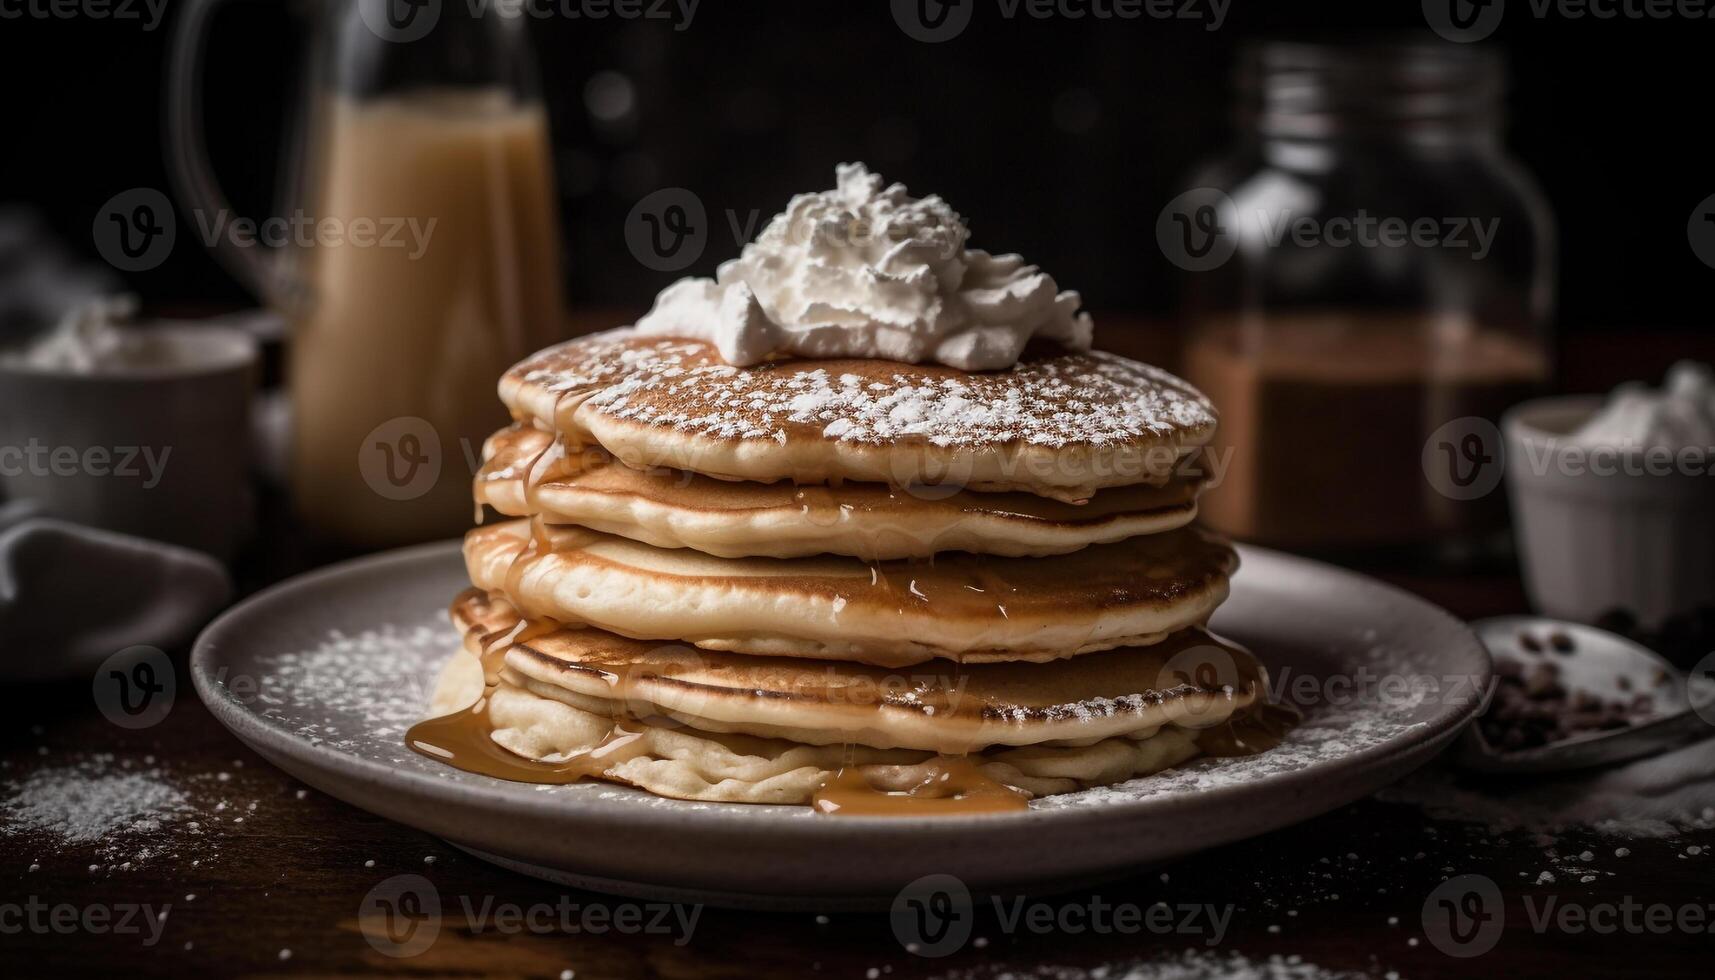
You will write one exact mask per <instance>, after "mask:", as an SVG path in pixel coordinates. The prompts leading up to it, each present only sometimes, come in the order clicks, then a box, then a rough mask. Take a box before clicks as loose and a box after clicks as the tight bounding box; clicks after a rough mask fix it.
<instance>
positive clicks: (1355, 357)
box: [1185, 42, 1554, 560]
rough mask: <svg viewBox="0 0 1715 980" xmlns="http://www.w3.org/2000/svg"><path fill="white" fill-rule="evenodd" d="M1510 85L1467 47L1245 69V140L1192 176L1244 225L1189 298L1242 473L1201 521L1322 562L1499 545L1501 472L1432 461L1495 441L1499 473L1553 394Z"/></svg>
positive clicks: (1548, 290) (1192, 368) (1547, 229)
mask: <svg viewBox="0 0 1715 980" xmlns="http://www.w3.org/2000/svg"><path fill="white" fill-rule="evenodd" d="M1504 80H1505V65H1504V62H1503V60H1502V58H1501V56H1500V55H1499V54H1498V53H1497V52H1495V51H1492V50H1489V49H1485V48H1481V47H1475V46H1469V45H1458V44H1438V45H1431V44H1372V45H1316V44H1300V43H1284V42H1274V43H1265V44H1256V45H1253V46H1251V47H1249V48H1248V49H1247V50H1246V51H1245V53H1244V56H1243V58H1242V60H1241V63H1240V70H1239V93H1240V99H1239V113H1238V119H1239V126H1238V133H1237V136H1238V139H1237V140H1236V142H1235V145H1234V146H1233V147H1232V148H1231V150H1230V151H1229V152H1227V153H1226V154H1224V155H1223V156H1222V157H1220V158H1219V159H1216V160H1212V161H1210V162H1209V163H1208V164H1207V165H1206V166H1205V167H1203V168H1202V169H1201V170H1200V171H1199V172H1198V173H1197V174H1196V175H1195V176H1194V177H1193V179H1192V181H1191V185H1192V186H1196V187H1200V188H1213V189H1214V190H1217V191H1219V192H1220V193H1221V194H1222V195H1223V196H1224V197H1225V199H1226V200H1227V201H1229V202H1230V204H1229V205H1228V209H1229V210H1230V211H1231V213H1232V216H1233V219H1234V220H1233V221H1232V222H1231V233H1232V234H1231V236H1230V240H1231V242H1232V244H1233V250H1232V252H1231V256H1230V258H1227V259H1225V260H1224V261H1222V262H1219V263H1214V262H1211V263H1210V264H1211V265H1212V266H1213V267H1212V268H1209V269H1207V270H1205V271H1201V272H1198V273H1196V274H1195V275H1193V276H1191V277H1189V293H1188V295H1187V300H1188V310H1187V313H1188V315H1189V317H1190V325H1191V333H1190V336H1189V339H1188V343H1187V348H1186V358H1185V369H1186V372H1187V376H1188V377H1189V379H1190V380H1191V381H1192V382H1193V383H1195V384H1197V385H1198V386H1199V387H1201V388H1202V389H1203V390H1204V391H1205V392H1207V393H1208V394H1209V395H1210V397H1211V398H1213V399H1214V400H1215V403H1216V404H1217V405H1218V406H1220V409H1221V429H1220V432H1219V434H1218V436H1217V450H1218V451H1219V452H1221V453H1223V454H1225V455H1226V457H1227V458H1226V465H1225V471H1224V473H1223V477H1224V478H1223V479H1222V481H1221V483H1220V485H1218V486H1216V487H1215V488H1214V489H1212V490H1211V491H1210V492H1209V494H1208V495H1207V496H1206V497H1205V498H1204V501H1203V502H1202V505H1201V514H1202V517H1203V519H1204V520H1205V521H1206V522H1208V523H1209V524H1211V525H1213V526H1215V527H1216V528H1218V529H1220V530H1222V531H1225V532H1227V533H1229V534H1231V535H1233V536H1235V537H1239V538H1242V539H1245V540H1249V541H1254V542H1260V543H1265V544H1269V545H1274V546H1278V547H1286V548H1294V549H1300V550H1311V551H1317V552H1321V553H1325V554H1337V555H1354V556H1358V555H1363V556H1376V557H1379V556H1382V555H1385V554H1396V553H1397V554H1421V553H1423V552H1424V551H1425V550H1427V552H1428V553H1430V554H1431V555H1434V556H1437V557H1444V558H1447V559H1451V560H1466V559H1480V558H1482V557H1484V556H1487V555H1493V554H1496V553H1498V551H1500V550H1501V549H1503V548H1504V525H1505V520H1506V510H1505V499H1504V495H1503V494H1502V493H1500V492H1497V491H1496V490H1495V481H1498V479H1499V467H1498V465H1489V466H1485V467H1484V468H1483V469H1481V470H1480V471H1477V470H1469V471H1470V472H1476V473H1478V475H1480V476H1484V477H1488V478H1490V479H1489V480H1488V482H1486V483H1484V484H1473V485H1470V486H1466V485H1465V484H1463V483H1455V482H1451V481H1450V477H1452V476H1457V475H1458V473H1462V472H1467V471H1468V470H1467V469H1466V467H1467V463H1466V460H1464V459H1463V458H1454V459H1452V460H1451V462H1450V461H1449V459H1448V458H1447V457H1446V456H1445V455H1443V454H1440V453H1438V452H1437V451H1438V450H1441V449H1445V448H1448V447H1451V448H1453V449H1455V450H1459V451H1460V452H1464V451H1465V449H1466V448H1468V447H1469V446H1470V445H1473V443H1472V439H1473V438H1476V437H1477V436H1478V435H1479V434H1481V435H1482V438H1481V439H1478V440H1477V443H1476V444H1477V445H1478V448H1480V449H1481V448H1482V447H1483V446H1486V449H1483V451H1482V452H1480V453H1476V454H1473V455H1474V458H1475V459H1476V460H1477V461H1478V462H1481V461H1482V460H1483V459H1484V458H1485V454H1487V453H1492V452H1493V451H1495V450H1498V434H1497V433H1495V430H1494V427H1493V424H1492V423H1493V422H1494V420H1495V419H1497V418H1498V417H1499V415H1500V413H1501V411H1502V410H1503V409H1505V408H1506V407H1507V406H1508V405H1510V404H1512V403H1514V402H1516V401H1519V400H1521V399H1523V398H1525V397H1528V396H1530V395H1531V394H1533V393H1535V392H1536V391H1537V389H1538V388H1540V387H1541V386H1543V385H1544V384H1545V383H1546V382H1547V380H1548V376H1549V365H1550V358H1549V348H1548V339H1547V332H1546V325H1547V322H1548V318H1549V315H1550V308H1551V301H1552V297H1553V289H1554V237H1553V222H1552V217H1551V215H1550V212H1549V209H1548V206H1547V204H1546V202H1545V201H1544V199H1543V197H1542V195H1541V193H1540V192H1539V191H1538V190H1537V188H1536V185H1535V182H1534V181H1533V180H1532V179H1531V177H1530V175H1529V174H1528V173H1527V172H1526V171H1525V169H1524V168H1523V167H1522V166H1520V165H1519V164H1518V163H1517V162H1516V161H1515V160H1514V159H1513V158H1512V157H1511V156H1510V155H1509V154H1508V153H1507V152H1506V150H1505V147H1504V144H1503V142H1502V139H1501V128H1502V105H1503V95H1504V91H1505V85H1504ZM1450 466H1457V467H1460V468H1461V469H1459V470H1457V471H1451V470H1450Z"/></svg>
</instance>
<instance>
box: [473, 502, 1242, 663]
mask: <svg viewBox="0 0 1715 980" xmlns="http://www.w3.org/2000/svg"><path fill="white" fill-rule="evenodd" d="M464 553H465V565H466V568H467V570H468V571H469V573H470V578H471V583H472V584H473V585H475V586H476V587H477V588H480V589H483V590H486V591H490V592H497V593H500V594H501V595H503V596H505V597H506V598H507V599H508V600H509V601H511V602H512V604H513V605H514V606H516V607H517V608H518V609H520V610H522V611H524V612H525V614H526V615H528V616H530V617H532V618H546V619H551V620H554V621H555V622H559V623H564V624H572V625H592V626H599V627H601V628H603V629H606V630H610V631H612V632H615V633H619V634H621V635H623V636H629V637H633V638H636V639H662V640H682V641H684V642H687V643H691V644H693V645H695V646H698V647H702V648H705V649H710V650H729V651H734V652H740V653H751V654H760V655H765V656H796V657H809V658H817V659H834V660H855V661H861V662H864V663H872V664H877V665H880V666H903V665H906V664H912V663H919V662H922V661H924V660H928V659H930V658H933V657H945V658H948V659H952V660H958V661H964V662H970V663H980V662H987V661H996V660H1030V661H1045V660H1055V659H1059V658H1062V657H1070V656H1073V655H1075V654H1080V653H1088V652H1092V651H1096V650H1105V649H1110V648H1113V647H1119V646H1145V645H1148V644H1152V643H1157V642H1160V641H1161V640H1162V639H1164V638H1165V637H1166V636H1167V634H1169V633H1171V632H1173V631H1175V630H1180V629H1184V628H1185V627H1188V626H1194V625H1198V624H1201V623H1203V622H1205V621H1206V620H1207V619H1208V617H1209V615H1210V614H1211V613H1212V612H1213V611H1214V610H1215V607H1216V606H1218V605H1220V603H1221V601H1222V600H1223V599H1225V598H1226V595H1227V576H1228V575H1229V573H1230V572H1231V571H1232V570H1233V568H1234V567H1235V566H1236V564H1237V557H1236V556H1235V554H1234V553H1233V550H1232V549H1231V548H1230V547H1228V546H1227V545H1226V544H1224V543H1222V542H1221V541H1219V540H1217V539H1215V538H1213V537H1211V536H1209V535H1206V534H1204V533H1203V532H1201V531H1199V530H1197V529H1196V528H1181V529H1179V530H1177V531H1170V532H1168V533H1166V534H1153V535H1148V536H1146V537H1141V538H1132V539H1130V540H1127V541H1121V542H1117V543H1115V544H1105V545H1096V546H1094V547H1090V548H1085V549H1083V550H1081V551H1077V552H1073V553H1072V554H1069V555H1057V556H1051V557H1046V558H995V557H990V556H984V555H968V554H963V553H957V552H955V553H951V554H947V555H942V556H940V557H938V558H936V559H935V560H933V561H930V562H904V561H895V562H876V563H868V562H864V561H860V560H858V559H856V558H849V557H842V556H832V555H830V556H820V557H809V558H714V557H711V556H708V555H704V554H700V553H698V552H694V551H689V550H687V549H682V548H681V549H674V550H668V549H663V548H654V547H651V546H649V545H646V544H641V543H639V542H636V541H631V540H628V539H626V538H621V537H616V536H614V535H610V534H603V533H601V532H599V531H591V530H588V529H585V528H577V527H565V526H554V525H547V524H544V523H541V522H539V521H538V522H532V521H529V520H516V521H509V522H506V523H503V524H496V525H491V526H487V527H480V528H477V529H476V530H473V531H471V532H470V533H469V534H467V535H466V536H465V547H464Z"/></svg>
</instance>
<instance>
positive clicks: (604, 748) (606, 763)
mask: <svg viewBox="0 0 1715 980" xmlns="http://www.w3.org/2000/svg"><path fill="white" fill-rule="evenodd" d="M520 680H521V678H519V676H518V675H516V674H515V673H514V672H513V671H512V670H511V669H510V668H507V669H506V670H504V671H503V672H502V674H501V677H500V679H499V680H498V682H497V683H496V684H495V686H493V687H491V688H488V689H487V692H486V696H487V703H486V706H485V708H484V714H485V715H486V716H487V719H488V724H489V725H490V726H491V731H490V734H489V735H488V736H487V737H488V738H490V739H492V741H493V742H494V743H495V744H497V745H499V746H500V747H501V748H503V749H505V750H506V751H507V752H510V753H513V754H515V755H517V756H520V757H522V758H525V759H532V760H536V761H539V762H546V763H559V762H563V761H565V760H569V759H577V758H585V759H587V758H590V757H591V756H592V755H593V754H596V753H599V754H600V758H601V764H600V767H599V769H598V770H597V771H595V772H594V773H593V775H595V776H597V777H599V778H602V779H606V780H609V781H612V782H618V783H626V784H630V785H632V786H636V787H638V788H640V789H643V790H647V791H648V792H651V793H654V794H656V795H657V796H666V797H671V798H674V799H681V800H696V801H702V802H711V803H774V804H792V805H807V804H809V803H810V802H811V801H812V798H813V797H814V796H815V795H816V793H817V791H818V790H819V789H821V788H822V787H824V786H825V785H827V784H829V783H831V782H833V781H834V780H835V779H837V778H838V777H839V776H840V775H842V774H845V773H855V774H856V775H858V776H859V778H861V779H862V780H863V781H864V782H865V783H866V784H868V785H869V786H870V787H872V788H873V790H875V791H879V792H882V793H889V792H891V793H903V792H907V791H910V790H912V789H913V788H916V787H921V786H922V785H924V784H925V783H926V782H928V781H930V780H932V779H935V778H937V776H938V775H939V774H940V773H942V772H944V771H945V769H944V768H943V766H944V764H945V763H946V762H947V761H948V760H947V759H945V757H942V756H939V755H937V754H935V753H933V752H927V751H921V750H914V749H878V748H872V747H870V746H866V745H831V744H828V745H805V744H801V743H797V742H793V741H790V740H787V739H781V738H759V737H756V736H751V735H742V734H732V733H714V732H706V731H699V730H697V729H694V728H689V727H684V726H681V725H678V724H676V723H673V722H671V721H670V720H669V721H666V722H665V723H663V720H661V719H639V718H636V717H626V716H624V715H623V714H621V713H617V708H618V707H619V706H617V705H614V704H602V705H599V706H598V709H597V710H591V709H590V708H589V707H580V706H579V705H577V704H573V703H569V700H570V698H569V695H568V694H567V692H565V691H564V690H563V689H560V688H558V687H554V686H552V685H541V684H533V687H534V688H535V689H531V688H527V687H525V686H522V685H521V683H520ZM526 683H529V682H526ZM542 692H545V693H542ZM483 695H484V685H483V672H482V668H481V666H480V662H479V661H478V659H477V657H476V656H474V655H472V654H471V653H470V652H466V651H461V652H459V653H457V654H455V655H454V657H453V658H452V659H451V660H450V661H449V662H448V663H447V666H446V667H445V669H444V670H443V672H442V674H441V677H440V680H439V682H438V684H437V686H436V689H435V694H434V698H433V701H432V703H431V709H430V712H429V717H440V716H442V715H450V714H454V713H457V712H459V711H461V710H462V709H464V708H465V707H467V706H469V705H471V704H474V703H475V702H476V701H477V700H478V699H479V698H481V697H483ZM616 732H623V733H625V736H624V737H622V738H620V739H618V740H615V739H614V738H613V736H614V735H615V734H616ZM1196 735H1197V733H1196V732H1194V731H1191V730H1189V729H1183V728H1178V727H1174V726H1166V727H1163V728H1161V729H1160V730H1159V731H1157V732H1155V733H1154V734H1150V735H1147V736H1144V735H1140V736H1139V737H1133V738H1107V739H1102V740H1099V741H1096V742H1093V743H1091V744H1088V745H1067V746H1055V745H1032V746H1023V747H1018V748H1012V747H1005V746H997V747H995V748H992V749H989V750H987V751H985V752H981V753H978V754H974V755H971V756H970V757H969V760H970V762H971V763H972V764H974V766H975V768H976V770H977V771H978V772H980V773H981V774H982V775H983V776H986V777H988V778H989V779H991V780H994V781H995V782H997V783H1000V784H1002V785H1005V786H1011V787H1016V788H1017V789H1019V790H1022V791H1024V792H1025V793H1027V794H1029V795H1031V796H1048V795H1052V794H1056V793H1069V792H1073V791H1076V790H1079V789H1086V788H1089V787H1092V786H1105V785H1109V784H1112V783H1117V782H1121V781H1123V780H1126V779H1131V778H1133V777H1136V776H1144V775H1149V774H1151V773H1156V772H1160V771H1161V770H1163V769H1168V768H1171V767H1172V766H1175V765H1178V764H1179V763H1181V762H1184V761H1185V760H1187V759H1190V758H1193V757H1195V756H1197V755H1198V754H1200V752H1201V749H1200V748H1199V747H1198V744H1197V740H1196Z"/></svg>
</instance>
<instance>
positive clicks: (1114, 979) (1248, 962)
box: [937, 949, 1368, 980]
mask: <svg viewBox="0 0 1715 980" xmlns="http://www.w3.org/2000/svg"><path fill="white" fill-rule="evenodd" d="M1365 976H1368V974H1365V973H1361V972H1353V971H1346V970H1329V969H1326V968H1324V967H1320V966H1317V965H1316V964H1314V963H1307V962H1305V961H1304V959H1303V957H1299V956H1270V957H1268V958H1267V959H1251V958H1250V957H1248V956H1245V955H1244V954H1243V953H1220V952H1211V951H1207V950H1200V949H1188V950H1186V951H1184V952H1183V953H1180V954H1179V955H1177V956H1166V957H1162V958H1159V959H1153V960H1136V961H1132V962H1129V963H1111V964H1101V965H1099V966H1029V967H1021V968H1013V967H1009V966H1006V965H1004V964H997V965H992V966H982V967H975V968H968V969H960V970H953V971H950V972H947V973H942V974H938V975H937V980H1203V978H1206V977H1226V978H1228V980H1355V978H1359V977H1365Z"/></svg>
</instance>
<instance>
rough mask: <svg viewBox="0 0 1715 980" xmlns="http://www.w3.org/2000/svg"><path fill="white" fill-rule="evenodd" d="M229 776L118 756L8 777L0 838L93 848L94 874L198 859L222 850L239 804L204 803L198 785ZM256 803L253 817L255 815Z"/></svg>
mask: <svg viewBox="0 0 1715 980" xmlns="http://www.w3.org/2000/svg"><path fill="white" fill-rule="evenodd" d="M227 776H228V774H226V773H216V774H206V773H205V774H197V775H194V776H178V775H174V774H171V773H169V772H168V771H167V770H166V769H165V768H163V767H161V766H159V765H157V764H155V758H154V756H145V757H144V759H143V761H142V764H138V763H137V762H135V761H133V760H131V759H121V758H119V757H117V756H115V755H113V754H111V753H100V754H96V755H91V756H86V757H84V758H82V759H79V760H78V761H75V762H70V763H65V764H60V765H50V766H45V767H43V768H40V769H36V770H34V771H33V772H30V773H29V774H27V775H25V776H22V777H20V778H17V779H12V780H8V781H7V782H6V783H5V784H4V786H3V789H4V791H5V798H4V800H3V801H0V818H3V819H0V835H3V836H4V837H5V838H6V839H7V840H8V841H13V840H15V841H16V843H17V845H19V846H30V845H33V844H35V843H36V842H38V841H44V840H45V841H46V842H47V843H50V844H51V845H52V846H53V848H54V849H55V850H60V849H66V848H90V849H92V850H91V853H93V855H94V856H95V857H96V858H97V860H98V863H97V864H93V865H91V866H90V869H89V870H90V871H92V872H97V871H103V870H107V871H130V870H133V869H136V868H140V867H143V866H144V865H146V864H148V863H149V862H151V861H153V860H154V859H156V858H172V859H175V860H178V859H183V858H186V857H187V856H188V855H195V857H192V858H190V859H191V860H193V861H197V862H201V861H202V860H205V859H209V858H213V857H215V856H217V855H218V853H219V843H218V839H217V838H215V837H214V836H212V834H213V832H214V830H215V829H216V828H217V827H218V826H219V825H221V824H224V823H225V822H226V820H227V816H226V815H225V811H228V810H229V809H233V810H234V812H236V808H235V806H234V805H232V804H229V803H228V801H226V800H219V801H217V802H215V803H214V804H213V806H212V808H211V807H210V806H208V805H206V804H202V803H199V802H198V799H197V797H198V794H197V793H196V792H195V790H196V788H197V787H198V786H199V785H201V784H206V783H209V782H215V783H220V782H224V781H225V777H227ZM255 806H256V804H255V803H254V802H252V803H251V804H249V807H248V809H247V810H245V812H249V811H253V810H254V809H255Z"/></svg>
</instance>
